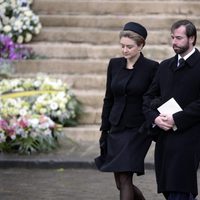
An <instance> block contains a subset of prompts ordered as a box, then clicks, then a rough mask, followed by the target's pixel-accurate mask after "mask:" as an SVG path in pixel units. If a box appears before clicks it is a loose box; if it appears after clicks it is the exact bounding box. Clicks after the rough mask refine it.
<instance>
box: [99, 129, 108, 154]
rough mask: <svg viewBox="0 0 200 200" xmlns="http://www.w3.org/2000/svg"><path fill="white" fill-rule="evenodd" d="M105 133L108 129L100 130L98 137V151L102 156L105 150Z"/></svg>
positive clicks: (106, 133)
mask: <svg viewBox="0 0 200 200" xmlns="http://www.w3.org/2000/svg"><path fill="white" fill-rule="evenodd" d="M107 135H108V131H102V132H101V136H100V139H99V145H100V153H101V155H102V156H104V155H106V152H107Z"/></svg>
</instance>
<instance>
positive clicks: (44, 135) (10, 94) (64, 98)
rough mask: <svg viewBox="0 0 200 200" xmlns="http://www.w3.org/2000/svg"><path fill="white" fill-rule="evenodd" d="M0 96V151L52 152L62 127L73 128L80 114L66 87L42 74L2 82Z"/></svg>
mask: <svg viewBox="0 0 200 200" xmlns="http://www.w3.org/2000/svg"><path fill="white" fill-rule="evenodd" d="M0 95H1V96H0V116H1V117H0V152H1V151H2V152H13V151H14V152H19V153H26V154H30V153H33V152H45V151H49V150H52V149H54V148H56V147H57V145H58V137H59V136H60V135H61V132H62V127H64V126H72V125H76V124H77V119H78V117H79V114H80V113H81V104H80V103H79V101H78V100H77V99H76V97H75V96H74V95H73V93H72V92H71V91H70V89H69V87H68V85H67V84H66V83H63V82H62V81H61V80H60V79H53V78H50V77H48V76H46V75H38V76H37V77H36V78H29V79H25V78H19V79H18V78H13V79H3V80H2V81H0Z"/></svg>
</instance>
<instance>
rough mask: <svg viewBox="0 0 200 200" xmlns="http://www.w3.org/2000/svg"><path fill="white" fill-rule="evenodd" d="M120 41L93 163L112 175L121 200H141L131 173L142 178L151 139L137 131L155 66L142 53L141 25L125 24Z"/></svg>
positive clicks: (112, 62) (143, 36)
mask: <svg viewBox="0 0 200 200" xmlns="http://www.w3.org/2000/svg"><path fill="white" fill-rule="evenodd" d="M119 37H120V45H121V50H122V55H123V57H120V58H112V59H111V60H110V62H109V66H108V71H107V85H106V93H105V98H104V104H103V111H102V123H101V128H100V130H101V131H102V134H101V137H100V150H101V155H100V156H99V157H98V158H96V159H95V163H96V166H97V168H98V169H99V170H100V171H104V172H114V177H115V182H116V186H117V188H118V189H119V191H120V200H133V199H134V200H136V199H144V197H143V195H142V193H141V192H140V190H139V189H138V188H137V187H136V186H134V185H133V180H132V179H133V174H134V173H136V174H137V175H143V174H144V158H145V156H146V153H147V151H148V149H149V147H150V145H151V138H150V137H149V136H147V134H145V133H144V132H143V131H142V132H141V131H140V130H141V129H140V127H141V125H142V124H143V123H144V115H143V112H142V102H143V100H142V99H143V94H144V93H145V92H146V90H147V88H148V86H149V85H150V83H151V82H152V78H153V76H154V74H155V72H156V69H157V66H158V63H157V62H155V61H152V60H149V59H147V58H145V57H144V56H143V54H142V53H141V50H142V49H143V47H144V45H145V39H146V37H147V30H146V29H145V27H143V26H142V25H141V24H138V23H135V22H129V23H127V24H125V26H124V28H123V30H122V31H121V32H120V35H119Z"/></svg>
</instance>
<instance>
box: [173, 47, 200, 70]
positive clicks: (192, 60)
mask: <svg viewBox="0 0 200 200" xmlns="http://www.w3.org/2000/svg"><path fill="white" fill-rule="evenodd" d="M199 58H200V52H199V50H198V49H196V48H195V52H194V53H193V54H192V55H191V56H190V57H189V58H188V59H187V60H185V66H184V67H194V66H195V65H196V63H197V62H199ZM177 60H178V55H177V54H176V55H175V56H174V57H173V58H172V59H171V62H170V66H171V69H172V70H174V71H178V70H180V69H181V68H183V67H181V68H178V67H177V66H176V64H177Z"/></svg>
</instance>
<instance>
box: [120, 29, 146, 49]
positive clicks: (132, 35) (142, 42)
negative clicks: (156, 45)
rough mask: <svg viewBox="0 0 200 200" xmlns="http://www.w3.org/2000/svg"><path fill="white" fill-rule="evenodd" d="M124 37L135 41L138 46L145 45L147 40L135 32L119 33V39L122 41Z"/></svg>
mask: <svg viewBox="0 0 200 200" xmlns="http://www.w3.org/2000/svg"><path fill="white" fill-rule="evenodd" d="M122 37H128V38H130V39H132V40H133V41H135V42H136V44H137V45H138V46H140V45H143V46H144V45H145V39H144V38H143V37H142V36H141V35H139V34H138V33H135V32H133V31H129V30H125V31H121V32H120V33H119V38H120V39H121V38H122Z"/></svg>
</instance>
